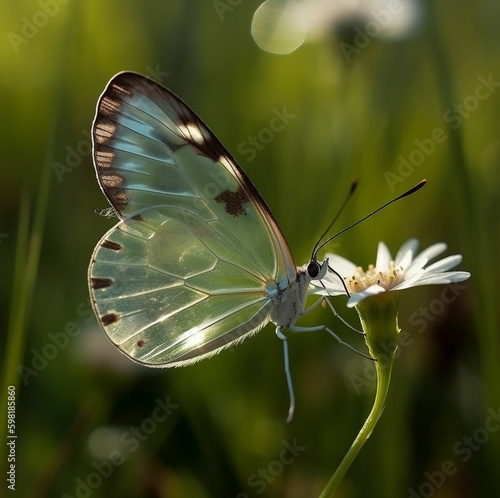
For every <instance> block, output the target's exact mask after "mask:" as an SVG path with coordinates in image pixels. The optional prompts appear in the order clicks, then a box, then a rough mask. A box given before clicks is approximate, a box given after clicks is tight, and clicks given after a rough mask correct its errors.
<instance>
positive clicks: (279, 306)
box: [88, 72, 343, 419]
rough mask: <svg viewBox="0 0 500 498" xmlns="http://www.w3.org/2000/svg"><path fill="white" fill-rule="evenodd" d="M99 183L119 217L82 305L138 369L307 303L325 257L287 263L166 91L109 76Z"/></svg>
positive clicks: (270, 224)
mask: <svg viewBox="0 0 500 498" xmlns="http://www.w3.org/2000/svg"><path fill="white" fill-rule="evenodd" d="M92 141H93V159H94V166H95V171H96V175H97V180H98V182H99V185H100V187H101V189H102V191H103V193H104V195H105V196H106V197H107V199H108V201H109V203H110V205H111V207H112V208H113V210H114V211H115V212H116V213H117V215H118V217H119V219H120V221H119V222H118V224H117V225H115V226H114V227H113V228H111V230H109V231H108V232H107V233H106V234H105V235H104V237H103V238H102V239H101V240H100V241H99V243H98V244H97V246H96V248H95V249H94V252H93V254H92V259H91V263H90V267H89V273H88V278H89V289H90V295H91V302H92V306H93V309H94V311H95V314H96V315H97V317H98V320H99V323H100V325H101V327H102V329H103V330H104V332H105V333H106V335H107V336H108V338H109V339H110V340H111V342H112V343H113V344H114V345H115V346H116V347H118V349H119V350H120V351H121V352H123V353H125V354H126V355H127V356H128V357H130V358H131V359H132V360H134V361H136V362H139V363H141V364H143V365H147V366H149V367H177V366H184V365H188V364H190V363H193V362H195V361H198V360H201V359H202V358H206V357H209V356H212V355H214V354H215V353H218V352H219V351H221V350H223V349H225V348H228V347H230V346H234V345H236V344H238V343H240V342H241V341H242V340H243V339H245V338H246V337H249V336H252V335H254V334H256V333H257V332H258V331H259V330H261V329H262V328H263V327H264V326H265V325H266V324H268V323H269V322H272V323H273V324H274V325H275V327H276V334H277V335H278V337H279V338H280V339H282V340H283V345H284V353H285V373H286V378H287V382H288V388H289V391H290V399H291V401H290V409H289V419H291V416H292V414H293V409H294V395H293V387H292V381H291V376H290V370H289V365H288V349H287V347H288V346H287V339H286V337H285V335H284V334H283V333H282V330H283V329H289V330H292V331H309V330H326V331H328V332H329V333H331V334H333V335H334V336H335V337H336V338H337V339H338V340H339V341H340V342H342V343H343V341H341V340H340V339H339V338H338V337H337V336H336V335H335V334H334V333H333V332H332V331H331V330H330V329H328V328H327V327H325V326H324V325H319V326H316V327H299V326H297V325H296V321H297V320H298V319H299V318H300V317H301V316H303V315H304V314H305V313H307V312H308V311H310V310H312V309H314V308H315V307H316V306H317V305H318V304H319V303H320V302H321V301H322V300H323V299H324V298H321V299H319V300H318V301H316V302H315V303H314V304H313V305H312V306H311V307H310V308H307V309H306V307H305V305H306V299H307V296H308V288H309V284H310V283H311V281H312V280H321V279H322V278H324V277H325V275H326V273H327V270H328V260H325V261H323V262H321V263H320V262H319V261H318V259H317V250H316V249H315V250H314V251H313V254H312V257H311V259H310V261H309V262H308V263H307V264H305V265H304V266H301V267H297V266H296V265H295V262H294V259H293V256H292V254H291V252H290V248H289V246H288V243H287V241H286V239H285V236H284V235H283V232H282V231H281V229H280V227H279V225H278V222H277V221H276V219H275V218H274V216H273V214H272V213H271V211H270V210H269V208H268V207H267V205H266V203H265V202H264V200H263V199H262V197H261V196H260V194H259V193H258V191H257V189H256V188H255V187H254V186H253V184H252V183H251V181H250V180H249V179H248V177H247V176H246V174H245V173H244V172H243V170H242V169H241V167H240V166H239V165H238V164H237V162H236V161H235V159H234V158H233V157H232V156H231V154H230V153H229V152H228V151H227V150H226V149H225V147H224V146H223V145H222V144H221V143H220V142H219V140H218V139H217V138H216V137H215V135H214V134H213V133H212V132H211V131H210V130H209V128H208V127H207V126H206V125H205V124H204V122H203V121H202V120H201V119H200V118H199V117H198V116H197V115H196V114H195V113H194V112H193V111H192V110H191V109H190V108H189V107H188V106H187V105H186V104H185V103H184V102H183V101H182V100H181V99H180V98H179V97H177V96H176V95H174V94H173V93H172V92H171V91H170V90H168V89H167V88H165V87H163V86H161V85H160V84H158V83H156V82H155V81H153V80H151V79H148V78H146V77H144V76H141V75H140V74H136V73H132V72H122V73H118V74H117V75H115V76H114V77H113V78H112V79H111V80H110V82H109V83H108V85H107V86H106V88H105V90H104V92H103V93H102V95H101V96H100V98H99V101H98V104H97V111H96V116H95V119H94V122H93V127H92Z"/></svg>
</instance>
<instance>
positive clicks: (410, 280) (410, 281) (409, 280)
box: [391, 269, 424, 291]
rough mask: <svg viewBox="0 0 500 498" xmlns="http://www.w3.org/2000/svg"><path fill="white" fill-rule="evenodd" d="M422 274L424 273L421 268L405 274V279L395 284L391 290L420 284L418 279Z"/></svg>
mask: <svg viewBox="0 0 500 498" xmlns="http://www.w3.org/2000/svg"><path fill="white" fill-rule="evenodd" d="M422 275H424V270H423V269H420V270H418V271H416V272H415V273H413V275H410V276H407V275H405V279H404V280H403V281H402V282H401V283H400V284H398V285H395V286H394V287H393V288H392V289H391V290H393V291H396V290H401V289H409V288H410V287H416V286H417V285H421V284H420V280H421V278H422Z"/></svg>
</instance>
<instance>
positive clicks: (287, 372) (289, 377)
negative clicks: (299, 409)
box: [276, 327, 295, 423]
mask: <svg viewBox="0 0 500 498" xmlns="http://www.w3.org/2000/svg"><path fill="white" fill-rule="evenodd" d="M276 335H277V336H278V337H279V338H280V339H281V340H282V341H283V355H284V359H285V376H286V383H287V385H288V394H289V395H290V407H289V408H288V416H287V418H286V422H287V423H290V422H291V421H292V420H293V414H294V412H295V393H294V392H293V383H292V374H291V373H290V359H289V356H288V339H287V338H286V336H285V335H284V334H283V332H281V327H276Z"/></svg>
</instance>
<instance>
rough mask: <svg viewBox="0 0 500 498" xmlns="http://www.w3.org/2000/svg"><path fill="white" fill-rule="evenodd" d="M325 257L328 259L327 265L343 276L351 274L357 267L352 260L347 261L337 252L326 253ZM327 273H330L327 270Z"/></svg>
mask: <svg viewBox="0 0 500 498" xmlns="http://www.w3.org/2000/svg"><path fill="white" fill-rule="evenodd" d="M325 258H328V259H329V260H330V261H329V265H330V266H331V267H332V268H333V269H334V270H335V271H337V272H339V273H340V274H341V275H342V276H343V277H347V276H350V275H353V274H354V273H355V271H356V270H357V268H358V267H357V265H355V264H354V263H353V262H352V261H349V260H348V259H346V258H343V257H342V256H339V255H338V254H331V253H328V254H327V255H326V256H325ZM328 274H331V272H328Z"/></svg>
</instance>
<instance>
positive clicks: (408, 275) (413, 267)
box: [404, 256, 429, 280]
mask: <svg viewBox="0 0 500 498" xmlns="http://www.w3.org/2000/svg"><path fill="white" fill-rule="evenodd" d="M428 262H429V260H428V259H427V258H421V257H420V256H418V257H417V259H415V260H414V261H412V262H411V263H410V266H409V267H408V269H407V270H406V271H405V275H404V279H405V280H410V279H412V278H413V276H414V275H415V274H416V273H419V272H420V271H421V270H423V268H424V266H425V265H426V264H427V263H428Z"/></svg>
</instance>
